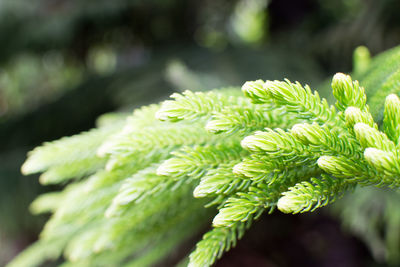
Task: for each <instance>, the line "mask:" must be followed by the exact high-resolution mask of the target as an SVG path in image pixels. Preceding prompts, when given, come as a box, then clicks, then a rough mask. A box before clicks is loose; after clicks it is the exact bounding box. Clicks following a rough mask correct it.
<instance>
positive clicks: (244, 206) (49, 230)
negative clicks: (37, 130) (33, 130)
mask: <svg viewBox="0 0 400 267" xmlns="http://www.w3.org/2000/svg"><path fill="white" fill-rule="evenodd" d="M399 54H400V49H399V48H397V49H395V50H392V51H389V52H387V53H385V54H383V55H381V56H379V57H377V58H376V59H374V60H373V61H372V62H371V63H365V64H366V66H364V67H362V66H360V67H359V68H358V69H359V70H360V71H359V72H358V73H356V74H355V75H357V76H358V77H360V78H362V79H361V81H365V84H375V85H376V86H377V87H379V88H381V89H379V88H377V89H376V90H375V92H376V94H377V95H378V96H375V97H374V96H372V97H371V100H370V101H371V103H373V106H371V107H370V106H368V105H367V97H366V94H365V91H364V88H363V87H362V86H360V84H359V83H358V82H357V81H353V80H352V78H351V77H350V76H348V75H345V74H341V73H339V74H336V75H335V76H334V77H333V80H332V89H333V95H334V96H335V98H336V107H334V106H330V105H329V104H328V103H327V101H326V100H325V99H320V97H319V95H318V93H317V92H312V91H311V89H310V88H309V87H308V86H302V85H301V84H300V83H298V82H296V83H292V82H290V81H289V80H285V81H261V80H258V81H254V82H246V83H245V84H244V85H243V87H242V92H243V93H244V96H243V95H242V93H241V92H240V91H239V90H237V89H235V88H225V89H220V90H214V91H210V92H200V93H193V92H190V91H186V92H184V93H182V94H173V95H172V98H173V100H167V101H165V102H163V103H162V104H161V105H150V106H147V107H143V108H141V109H138V110H135V111H134V113H133V114H132V115H131V116H129V117H128V118H127V119H126V121H125V122H124V121H123V120H122V119H121V118H120V117H118V116H117V119H114V120H110V121H106V122H107V123H105V125H102V126H101V127H99V128H98V129H94V130H91V131H90V132H87V133H82V134H80V135H77V136H73V137H69V138H63V139H61V140H58V141H54V142H51V143H46V144H44V145H43V146H42V147H38V148H36V149H35V150H33V151H32V152H31V153H30V154H29V157H28V160H27V161H26V162H25V164H24V165H23V167H22V171H23V172H24V173H26V174H29V173H35V172H44V174H42V176H41V178H40V181H41V182H42V183H43V184H52V183H61V184H67V186H66V187H65V189H64V190H62V191H60V192H54V193H48V194H45V195H43V196H40V197H39V198H38V199H37V200H36V201H35V202H34V203H33V204H32V206H31V208H32V211H33V212H35V213H40V212H52V213H53V215H52V217H51V218H50V220H49V221H48V223H47V224H46V226H45V228H44V230H43V232H42V233H41V236H40V240H39V241H38V242H36V243H35V244H33V245H32V246H31V247H30V248H28V249H27V250H26V251H24V252H23V253H22V254H20V255H19V256H18V257H17V258H16V259H15V260H14V261H13V262H11V263H10V265H9V266H29V265H38V264H40V263H41V262H42V261H44V260H46V259H57V258H59V257H60V256H61V254H62V253H64V259H65V262H64V263H63V266H147V265H152V264H154V263H156V262H158V261H159V260H161V259H163V258H164V257H165V256H166V255H167V253H169V252H170V251H171V250H173V249H174V248H176V247H177V246H178V245H179V244H180V243H182V242H183V241H184V240H185V239H187V238H188V237H190V236H192V235H193V234H194V233H197V232H198V231H200V230H201V229H202V228H203V227H204V226H206V225H208V224H209V223H210V221H211V220H212V225H213V228H212V229H211V230H210V231H209V232H207V233H206V234H205V235H204V236H203V239H202V240H201V241H200V242H198V243H197V246H196V248H195V249H194V251H193V252H192V253H191V254H190V256H189V258H190V262H189V266H210V265H211V264H213V263H214V262H215V261H216V260H217V259H218V258H219V257H221V255H222V254H223V253H224V252H225V251H227V250H229V249H230V248H231V247H232V246H234V245H235V244H236V242H237V240H238V239H240V238H241V237H242V236H243V234H244V232H245V231H246V229H248V228H249V227H250V226H251V224H252V222H253V221H254V220H256V219H257V218H258V217H259V216H260V215H261V214H262V213H264V212H272V211H273V210H274V209H276V208H278V209H279V210H281V211H282V212H285V213H299V212H307V211H313V210H315V209H317V208H319V207H322V206H325V205H327V204H328V203H331V202H333V201H335V200H336V199H337V198H338V197H340V196H342V195H343V194H344V193H345V192H347V191H352V190H353V189H355V188H356V187H360V186H377V187H390V188H397V187H398V186H399V183H400V179H399V176H400V158H399V155H398V140H399V135H400V132H399V129H398V125H399V124H400V116H399V114H400V113H399V111H400V100H399V98H398V97H397V96H396V95H395V94H390V95H389V96H388V97H387V98H386V100H385V105H384V115H383V123H382V125H381V127H378V123H377V122H376V121H375V120H374V117H373V115H372V114H371V112H370V110H372V111H373V113H374V115H376V114H378V112H376V110H378V104H377V103H378V100H376V97H379V98H380V99H381V94H382V92H381V91H379V90H385V92H390V93H395V92H397V91H398V88H397V87H395V85H396V84H397V83H398V79H397V78H396V77H397V76H396V74H397V73H398V70H399V66H398V63H397V62H398V60H397V61H396V60H394V58H397V59H398V58H399ZM365 62H367V61H365ZM388 62H389V63H390V64H388ZM389 85H390V86H389ZM382 88H383V89H382ZM374 89H375V88H374ZM378 89H379V90H378ZM193 196H194V197H193ZM204 206H205V207H207V208H204Z"/></svg>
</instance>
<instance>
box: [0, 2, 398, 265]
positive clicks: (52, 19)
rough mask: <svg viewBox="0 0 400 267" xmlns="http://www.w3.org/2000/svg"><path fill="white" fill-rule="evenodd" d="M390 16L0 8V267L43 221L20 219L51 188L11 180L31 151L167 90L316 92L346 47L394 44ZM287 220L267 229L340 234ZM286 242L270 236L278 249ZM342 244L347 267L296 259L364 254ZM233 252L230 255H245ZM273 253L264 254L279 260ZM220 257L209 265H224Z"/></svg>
mask: <svg viewBox="0 0 400 267" xmlns="http://www.w3.org/2000/svg"><path fill="white" fill-rule="evenodd" d="M399 10H400V1H395V0H381V1H374V0H336V1H334V0H331V1H326V0H303V1H301V0H297V1H295V0H271V1H268V0H235V1H232V0H230V1H228V0H204V1H194V0H187V1H184V0H147V1H144V0H113V1H109V0H68V1H67V0H36V1H28V0H0V266H2V265H3V264H5V263H6V262H7V261H9V260H10V259H11V258H12V257H13V256H14V255H15V254H16V253H18V251H20V250H22V249H23V248H24V247H26V246H27V245H28V244H29V243H31V242H32V241H34V240H35V239H36V238H37V235H38V232H39V231H40V229H41V227H42V225H43V223H44V221H45V219H46V218H45V217H35V216H32V215H30V213H29V210H28V207H29V203H30V202H31V201H32V200H33V199H34V198H35V196H36V195H38V194H39V193H40V192H44V191H48V190H53V189H55V188H43V187H40V186H39V185H38V182H37V176H32V177H22V175H21V174H20V171H19V168H20V166H21V164H22V163H23V161H24V159H25V157H26V153H27V151H29V150H30V149H32V148H33V147H35V146H37V145H39V144H41V143H42V142H45V141H50V140H53V139H56V138H60V137H62V136H65V135H72V134H75V133H79V132H81V131H84V130H88V129H90V128H91V127H93V126H94V125H95V122H96V118H97V117H98V116H99V115H101V114H103V113H106V112H109V111H115V110H119V111H131V110H132V108H135V107H138V106H141V105H143V104H148V103H153V102H158V101H161V100H163V99H165V98H166V97H167V96H168V95H170V94H171V93H172V92H173V91H181V90H186V89H190V90H208V89H212V88H215V87H221V86H230V85H239V86H240V85H241V84H243V83H244V82H245V81H246V80H254V79H283V78H289V79H291V80H298V81H300V82H302V83H305V82H306V83H308V84H310V85H311V86H312V87H314V88H318V86H319V84H320V83H322V82H324V81H326V80H327V79H329V77H330V76H331V75H332V74H333V73H335V72H337V71H342V72H350V71H351V69H352V53H353V50H354V49H355V48H356V47H357V46H359V45H365V46H367V47H368V48H369V49H370V51H371V52H372V54H376V53H378V52H380V51H383V50H385V49H388V48H390V47H393V46H395V45H397V44H399V43H400V16H399V15H398V12H399ZM328 93H329V92H324V91H322V92H321V94H322V95H324V96H329V95H328ZM293 218H294V219H293ZM293 218H292V219H287V218H286V219H284V218H283V216H281V215H274V216H272V219H271V222H269V227H272V229H280V227H282V226H278V225H274V222H279V223H276V224H280V223H281V222H282V221H283V222H284V223H283V224H284V225H285V223H286V224H287V225H289V226H290V225H292V226H293V225H304V227H303V228H302V229H300V230H299V231H300V233H301V234H304V235H306V236H307V233H309V232H307V231H310V229H311V228H312V227H311V226H310V225H312V224H313V223H314V224H317V225H320V224H322V225H325V224H324V223H325V221H324V220H328V225H330V226H329V227H333V228H332V229H334V230H332V229H330V228H329V227H328V228H329V229H330V230H329V229H328V230H326V229H325V228H323V227H322V228H323V229H322V230H321V233H320V234H321V235H322V236H323V235H326V231H328V232H329V233H330V234H331V235H332V231H333V232H335V231H336V232H338V233H337V235H343V234H340V233H339V232H340V231H339V230H338V227H337V224H338V223H336V222H335V221H331V220H332V219H330V218H325V217H323V218H322V219H315V218H314V217H313V215H307V216H304V217H303V218H305V219H300V218H299V217H296V216H294V217H293ZM285 220H286V221H285ZM299 220H301V221H300V222H299ZM321 220H322V221H321ZM274 227H275V228H274ZM258 228H260V227H258ZM258 228H257V226H256V227H255V229H258ZM320 228H321V227H320ZM320 228H318V227H317V228H316V229H320ZM307 229H308V230H307ZM324 229H325V230H324ZM335 229H336V230H335ZM254 231H256V230H254ZM257 231H259V232H258V233H260V231H261V232H262V233H264V232H263V230H262V229H258V230H257ZM314 231H315V229H314ZM336 232H335V233H336ZM290 233H291V232H290ZM292 234H293V235H295V233H292ZM288 235H289V233H287V232H286V234H283V235H282V236H281V237H280V238H281V239H279V238H278V237H275V236H272V237H273V238H272V239H273V240H275V241H274V242H275V243H276V242H278V243H279V242H282V244H285V242H286V241H284V240H283V239H285V240H286V239H289V237H288ZM250 236H251V235H250ZM261 236H265V238H266V239H268V238H269V239H271V236H270V234H265V235H261ZM300 236H301V235H300ZM249 238H250V239H251V237H249ZM277 238H278V239H279V240H281V241H279V240H278V241H276V239H277ZM342 238H343V240H347V241H346V242H350V243H349V244H350V245H346V246H341V245H338V246H336V247H335V248H336V251H337V252H338V253H339V254H340V251H342V250H344V249H347V250H348V248H349V247H348V246H350V250H351V249H353V250H354V251H356V252H355V253H353V254H352V253H350V254H349V253H347V254H346V255H344V256H343V255H342V256H340V257H342V258H343V259H344V258H346V257H347V258H346V259H348V261H349V262H350V263H349V264H350V265H329V264H328V263H327V262H331V264H333V263H335V262H334V261H333V262H332V260H329V259H325V261H326V262H325V261H323V260H322V261H318V260H315V261H310V262H307V259H306V257H311V258H312V257H313V255H314V254H313V253H303V254H304V256H303V257H304V259H303V260H304V261H305V262H303V263H305V264H308V265H307V266H361V265H363V264H361V263H365V261H363V260H365V258H367V260H368V259H369V257H371V256H369V255H368V252H366V249H365V247H364V246H363V245H362V244H361V243H359V242H358V241H357V240H353V239H351V237H348V236H343V237H342ZM349 238H350V239H349ZM317 239H318V238H317ZM339 239H340V238H339ZM296 240H297V239H296ZM296 240H295V241H296ZM328 240H329V239H328ZM335 240H337V238H336V239H335ZM340 240H341V239H340ZM348 240H350V241H348ZM317 241H318V240H317ZM325 241H326V240H325ZM259 242H260V241H259ZM268 242H272V241H271V240H270V241H265V242H264V243H259V245H260V246H262V245H264V246H265V247H266V248H268V247H269V246H271V243H268ZM299 242H300V241H299ZM338 242H339V241H338ZM343 242H345V241H343ZM244 244H246V240H245V241H244ZM249 244H254V242H253V243H249ZM256 244H258V243H256ZM339 244H341V243H340V242H339ZM346 244H347V243H346ZM282 246H283V247H284V245H282ZM306 246H310V249H311V251H312V249H313V246H312V245H310V244H308V245H307V244H306ZM269 249H270V251H271V253H272V252H273V251H274V249H273V248H272V247H270V248H269ZM242 250H243V247H242V248H241V247H239V248H238V249H237V250H233V251H237V252H238V253H239V254H240V253H242V254H243V255H247V254H250V255H252V252H249V251H247V250H245V251H244V252H243V251H242ZM282 250H283V252H282V251H281V252H276V253H278V254H279V253H281V254H283V253H289V254H290V253H291V252H290V250H287V251H286V250H285V249H282ZM254 251H258V250H257V249H254ZM285 251H286V252H285ZM360 251H361V252H360ZM246 253H247V254H246ZM297 254H298V252H297ZM297 254H296V255H297ZM317 254H318V253H317ZM289 256H294V255H289ZM232 257H233V256H232V253H230V254H229V253H228V254H227V256H226V258H225V261H224V260H222V261H221V262H220V263H219V264H221V266H235V265H232V264H233V262H235V261H236V262H237V260H235V258H234V259H233V260H232ZM299 257H300V256H299ZM340 257H339V258H340ZM254 258H257V257H254ZM230 259H231V260H232V261H231V262H230ZM224 262H225V263H224ZM299 262H301V260H300V259H299ZM313 262H317V263H316V265H313ZM347 263H348V262H347ZM353 263H354V265H352V264H353ZM223 264H226V265H223ZM359 264H361V265H359ZM262 266H264V265H262Z"/></svg>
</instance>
